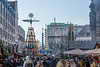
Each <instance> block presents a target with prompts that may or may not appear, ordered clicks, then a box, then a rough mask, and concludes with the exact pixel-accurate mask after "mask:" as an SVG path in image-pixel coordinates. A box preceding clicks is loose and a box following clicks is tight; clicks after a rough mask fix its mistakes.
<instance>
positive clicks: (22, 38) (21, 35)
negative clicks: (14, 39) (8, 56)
mask: <svg viewBox="0 0 100 67" xmlns="http://www.w3.org/2000/svg"><path fill="white" fill-rule="evenodd" d="M18 33H19V39H18V44H19V45H18V48H19V50H18V52H19V53H22V51H23V49H24V44H25V31H24V29H23V28H22V27H21V26H18Z"/></svg>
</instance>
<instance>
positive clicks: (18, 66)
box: [4, 56, 100, 67]
mask: <svg viewBox="0 0 100 67" xmlns="http://www.w3.org/2000/svg"><path fill="white" fill-rule="evenodd" d="M4 67H100V62H99V59H98V57H97V56H95V57H73V58H71V59H56V58H54V57H48V58H30V56H26V58H24V57H22V58H17V59H14V58H12V57H11V56H9V57H8V58H6V59H5V61H4Z"/></svg>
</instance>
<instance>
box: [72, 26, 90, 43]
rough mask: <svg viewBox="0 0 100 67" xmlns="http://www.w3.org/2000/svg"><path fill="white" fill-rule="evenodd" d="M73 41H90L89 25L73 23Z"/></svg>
mask: <svg viewBox="0 0 100 67" xmlns="http://www.w3.org/2000/svg"><path fill="white" fill-rule="evenodd" d="M73 31H74V41H91V40H92V37H91V32H90V26H89V25H74V26H73Z"/></svg>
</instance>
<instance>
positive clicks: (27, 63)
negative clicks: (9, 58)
mask: <svg viewBox="0 0 100 67" xmlns="http://www.w3.org/2000/svg"><path fill="white" fill-rule="evenodd" d="M23 67H34V64H33V61H32V60H31V58H30V57H29V56H26V61H25V62H24V64H23Z"/></svg>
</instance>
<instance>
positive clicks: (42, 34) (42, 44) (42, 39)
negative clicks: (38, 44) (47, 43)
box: [41, 28, 44, 49]
mask: <svg viewBox="0 0 100 67" xmlns="http://www.w3.org/2000/svg"><path fill="white" fill-rule="evenodd" d="M41 30H42V49H43V43H44V39H43V30H44V28H42V29H41Z"/></svg>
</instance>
